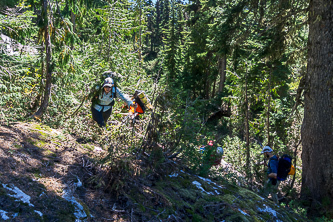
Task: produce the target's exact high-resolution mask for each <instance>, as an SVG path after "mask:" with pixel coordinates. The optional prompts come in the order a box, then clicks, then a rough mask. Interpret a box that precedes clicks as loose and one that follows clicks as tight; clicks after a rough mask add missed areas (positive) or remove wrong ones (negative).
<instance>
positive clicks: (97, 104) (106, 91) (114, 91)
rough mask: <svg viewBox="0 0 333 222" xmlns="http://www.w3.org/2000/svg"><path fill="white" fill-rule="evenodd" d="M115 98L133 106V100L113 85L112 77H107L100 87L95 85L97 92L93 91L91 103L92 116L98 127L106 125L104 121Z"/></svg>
mask: <svg viewBox="0 0 333 222" xmlns="http://www.w3.org/2000/svg"><path fill="white" fill-rule="evenodd" d="M115 98H120V99H122V100H123V101H124V102H126V103H127V105H128V107H132V106H133V107H135V105H134V104H133V101H132V100H131V99H130V98H129V97H128V96H127V95H125V94H123V93H122V92H121V91H120V90H119V88H118V87H116V86H115V84H114V81H113V79H112V78H111V77H107V78H106V79H105V80H104V83H103V85H102V87H101V88H100V87H97V92H95V95H94V96H93V98H92V105H91V113H92V117H93V119H94V120H95V121H96V122H97V123H98V125H99V126H100V127H106V122H107V120H108V118H109V117H110V115H111V112H112V107H113V105H114V99H115Z"/></svg>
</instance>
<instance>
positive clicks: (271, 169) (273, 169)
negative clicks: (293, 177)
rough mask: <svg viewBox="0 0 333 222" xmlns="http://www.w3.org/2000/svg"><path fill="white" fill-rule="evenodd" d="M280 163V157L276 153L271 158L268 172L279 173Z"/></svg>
mask: <svg viewBox="0 0 333 222" xmlns="http://www.w3.org/2000/svg"><path fill="white" fill-rule="evenodd" d="M278 163H279V159H278V158H277V156H275V155H274V156H272V157H271V158H269V162H268V170H267V174H270V173H276V174H277V169H278Z"/></svg>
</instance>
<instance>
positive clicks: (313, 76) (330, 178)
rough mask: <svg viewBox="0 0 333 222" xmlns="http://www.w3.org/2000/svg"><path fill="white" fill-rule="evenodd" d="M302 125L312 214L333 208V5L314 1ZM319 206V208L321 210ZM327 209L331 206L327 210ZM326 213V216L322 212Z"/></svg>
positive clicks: (304, 188) (304, 186) (306, 191)
mask: <svg viewBox="0 0 333 222" xmlns="http://www.w3.org/2000/svg"><path fill="white" fill-rule="evenodd" d="M309 24H310V26H309V40H308V50H309V51H308V67H307V75H306V77H305V78H306V79H305V81H306V82H305V83H306V85H305V91H304V120H303V125H302V146H303V152H302V162H303V172H302V191H301V195H302V198H304V199H307V200H310V201H311V209H312V211H310V212H309V213H313V212H319V209H320V210H325V207H327V210H329V209H332V207H333V164H332V160H333V138H332V130H333V128H332V120H333V118H332V114H333V103H332V98H333V94H332V90H333V89H332V76H333V2H332V0H311V1H310V7H309ZM318 203H321V204H323V205H320V207H318ZM327 205H328V206H327ZM324 206H325V207H324ZM321 213H323V212H321Z"/></svg>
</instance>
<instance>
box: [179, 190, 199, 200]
mask: <svg viewBox="0 0 333 222" xmlns="http://www.w3.org/2000/svg"><path fill="white" fill-rule="evenodd" d="M179 194H180V195H181V197H182V198H186V199H189V200H191V201H195V199H196V193H194V192H191V190H189V189H180V190H179Z"/></svg>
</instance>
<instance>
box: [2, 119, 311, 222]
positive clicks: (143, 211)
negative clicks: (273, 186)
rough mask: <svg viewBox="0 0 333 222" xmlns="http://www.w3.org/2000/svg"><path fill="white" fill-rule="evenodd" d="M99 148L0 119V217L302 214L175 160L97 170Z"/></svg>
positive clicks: (285, 217) (282, 217) (286, 217)
mask: <svg viewBox="0 0 333 222" xmlns="http://www.w3.org/2000/svg"><path fill="white" fill-rule="evenodd" d="M80 141H81V143H80ZM106 154H107V152H106V151H104V150H103V149H101V148H100V147H99V146H98V144H94V143H85V144H84V143H82V140H80V138H75V137H73V136H71V135H66V134H63V133H62V132H61V130H55V129H51V128H50V127H48V126H45V125H41V124H38V123H33V122H32V123H23V122H17V123H11V124H9V125H4V124H2V125H0V169H1V171H0V221H2V220H4V221H61V222H63V221H308V220H307V219H305V218H303V217H301V216H300V215H298V214H296V213H294V212H293V211H292V210H291V209H288V208H284V207H281V206H276V205H275V204H274V203H273V202H272V201H270V200H268V199H265V198H262V197H261V196H259V195H258V194H256V193H253V192H252V191H249V190H247V189H244V188H241V187H238V186H236V185H234V184H230V183H227V182H225V181H224V182H223V181H213V180H212V179H210V178H202V177H199V176H197V175H192V174H190V173H188V172H185V170H183V169H182V168H180V167H178V168H177V167H166V168H167V169H168V170H166V171H165V172H164V174H163V172H162V173H161V172H159V173H156V172H155V173H154V172H152V171H151V172H145V173H141V174H139V173H137V174H135V175H132V176H131V177H128V175H127V176H126V173H124V172H123V171H125V169H126V166H123V168H122V169H118V171H117V170H116V171H114V170H113V171H112V170H110V169H109V171H105V170H103V169H102V168H101V167H100V164H99V161H98V160H100V159H101V158H102V157H104V156H105V155H106ZM170 166H171V165H170ZM173 166H175V165H173ZM137 167H138V168H139V167H140V164H139V163H137ZM141 167H142V166H141ZM103 172H104V173H103ZM112 173H115V175H118V176H119V175H120V176H121V175H124V178H119V177H116V176H112V175H111V174H112ZM99 175H104V177H100V176H99ZM151 175H155V176H151ZM156 175H157V176H156ZM105 178H111V179H110V180H112V182H111V181H109V182H108V180H107V179H105ZM114 191H115V192H114ZM118 191H119V192H118Z"/></svg>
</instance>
